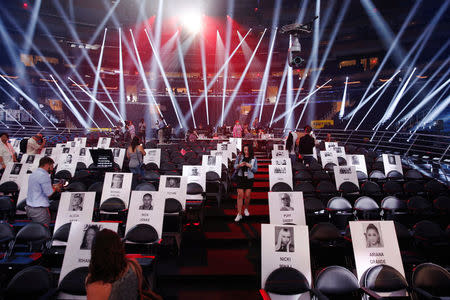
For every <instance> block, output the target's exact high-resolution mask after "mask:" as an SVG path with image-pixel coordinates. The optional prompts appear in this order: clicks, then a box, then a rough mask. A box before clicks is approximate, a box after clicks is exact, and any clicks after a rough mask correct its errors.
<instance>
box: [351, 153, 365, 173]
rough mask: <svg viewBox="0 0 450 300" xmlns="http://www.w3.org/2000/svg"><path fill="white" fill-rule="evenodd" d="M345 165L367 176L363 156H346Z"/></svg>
mask: <svg viewBox="0 0 450 300" xmlns="http://www.w3.org/2000/svg"><path fill="white" fill-rule="evenodd" d="M347 164H348V165H349V166H354V167H355V168H356V171H360V172H363V173H364V174H366V175H367V168H366V161H365V158H364V155H354V154H352V155H347Z"/></svg>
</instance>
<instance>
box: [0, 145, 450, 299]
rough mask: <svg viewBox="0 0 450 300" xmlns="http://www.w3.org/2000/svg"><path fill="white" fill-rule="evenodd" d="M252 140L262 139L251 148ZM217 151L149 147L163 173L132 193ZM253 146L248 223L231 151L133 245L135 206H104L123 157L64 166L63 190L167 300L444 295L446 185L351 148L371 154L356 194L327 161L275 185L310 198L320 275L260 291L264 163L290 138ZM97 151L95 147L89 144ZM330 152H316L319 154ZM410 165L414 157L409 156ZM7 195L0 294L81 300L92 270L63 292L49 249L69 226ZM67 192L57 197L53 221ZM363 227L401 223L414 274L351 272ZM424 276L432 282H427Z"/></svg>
mask: <svg viewBox="0 0 450 300" xmlns="http://www.w3.org/2000/svg"><path fill="white" fill-rule="evenodd" d="M72 138H73V137H68V138H67V139H66V138H61V137H59V138H55V139H54V142H55V144H57V143H62V142H66V141H69V140H71V139H72ZM93 141H94V140H93ZM246 142H251V143H253V142H255V141H245V140H244V141H243V143H246ZM218 143H219V142H218V141H213V140H211V141H198V142H196V143H188V142H180V143H176V144H175V143H172V144H164V145H157V144H156V143H154V142H149V143H147V145H146V148H160V149H161V150H162V151H161V158H160V164H159V167H158V165H157V164H155V163H149V164H146V165H145V166H144V172H143V174H142V176H133V179H132V183H131V190H132V191H158V189H159V188H160V184H159V182H160V176H161V175H183V176H186V174H183V166H186V165H192V166H195V165H198V166H200V165H201V164H202V156H203V155H209V154H210V153H211V151H212V150H216V149H218ZM256 143H257V148H256V152H255V154H256V157H257V159H258V173H257V174H256V176H255V184H254V188H253V191H252V202H251V206H250V208H249V210H250V214H251V215H250V216H249V217H245V218H244V220H243V221H242V222H238V223H236V222H234V221H233V219H234V216H235V214H236V213H235V198H236V193H235V189H234V187H233V182H232V181H231V175H232V174H233V160H234V158H235V157H236V156H235V154H234V155H233V160H228V161H227V162H225V163H224V164H222V172H221V174H215V173H213V172H208V173H207V174H206V185H205V187H206V188H205V189H203V188H202V186H201V185H199V184H197V183H193V182H191V183H189V182H188V184H187V193H186V208H185V209H183V208H182V206H181V205H180V204H179V203H176V201H175V202H173V201H172V202H171V201H169V200H166V202H165V210H164V222H163V233H162V236H158V235H157V234H156V236H155V235H149V234H148V231H145V230H144V231H142V232H135V234H134V236H133V237H132V238H130V234H129V233H126V232H125V228H126V222H127V214H128V209H127V207H128V206H126V207H121V206H117V205H116V204H114V203H113V204H111V203H109V204H108V203H107V202H102V204H100V199H101V196H102V195H101V193H102V190H103V183H104V176H105V171H108V172H128V171H129V170H128V167H127V165H128V164H127V161H126V159H125V162H124V164H123V168H122V169H121V168H120V167H119V165H118V164H115V165H114V166H113V168H111V169H108V170H104V169H99V168H97V167H96V166H95V165H90V166H85V165H83V164H78V165H77V170H76V173H75V175H74V176H71V174H70V172H67V171H65V170H63V171H58V169H56V174H55V176H54V178H55V180H59V179H61V178H64V179H66V180H68V184H67V185H66V187H65V191H68V192H87V191H94V192H96V196H95V199H96V200H95V206H94V213H93V216H92V220H91V221H93V222H103V223H116V224H118V232H119V234H120V235H121V236H122V237H123V238H124V239H128V240H130V239H132V240H133V241H134V242H133V243H132V244H126V250H127V253H128V255H129V256H130V257H134V258H136V259H137V260H138V261H139V263H140V264H141V265H142V266H143V269H144V272H145V275H146V278H147V282H148V284H149V286H150V287H152V288H153V289H154V290H155V291H156V292H157V293H159V294H160V295H161V296H163V297H164V299H211V298H222V297H227V298H228V297H235V298H238V299H244V298H246V299H260V297H267V296H268V295H269V294H270V295H272V297H273V295H274V294H282V295H288V294H299V293H304V292H307V291H310V292H312V293H314V294H316V295H318V296H319V299H321V298H320V297H323V296H326V297H329V298H330V299H335V298H336V297H337V298H339V297H341V298H339V299H360V298H361V295H362V294H364V293H365V294H369V295H372V296H376V295H375V294H376V293H377V292H394V291H398V290H404V289H406V290H408V291H411V292H412V294H413V295H425V296H423V299H428V298H427V297H426V295H430V294H431V295H434V296H437V297H438V296H443V295H448V291H449V290H448V289H449V286H450V285H449V280H450V277H449V273H448V271H447V270H448V267H449V266H450V261H449V257H450V256H449V255H448V253H450V252H449V250H450V227H449V220H450V219H449V212H450V193H449V189H448V185H446V184H444V183H442V182H440V181H438V180H436V179H435V178H432V177H428V176H426V175H424V174H422V173H421V172H419V171H418V170H416V169H414V168H412V167H411V166H410V165H407V164H405V163H404V164H402V167H403V174H404V175H402V174H401V173H399V172H391V173H389V174H387V176H385V173H384V167H383V162H382V158H381V154H382V153H381V152H379V151H371V150H369V149H366V148H364V147H359V148H358V147H355V146H351V145H347V146H346V147H345V150H346V153H347V154H361V155H364V158H365V162H366V166H367V173H368V176H366V175H365V174H364V173H362V172H360V173H358V183H359V184H358V186H355V185H352V184H342V185H341V186H340V187H339V188H336V186H335V176H334V174H333V167H334V166H333V165H329V164H328V165H325V166H323V167H322V164H321V162H320V159H319V160H315V159H312V160H311V161H309V162H308V163H307V164H304V163H302V162H292V173H293V174H292V176H293V182H292V186H293V189H292V188H290V187H289V186H288V185H276V186H275V187H274V188H273V189H272V191H273V192H275V191H287V192H289V191H301V192H302V193H303V199H304V208H305V215H306V224H307V226H308V228H309V241H310V245H309V247H310V253H311V257H310V262H311V269H312V270H311V272H312V275H313V276H312V277H313V278H314V279H313V281H312V282H311V283H308V281H307V280H306V282H305V280H303V279H304V275H303V274H301V273H300V272H299V271H298V270H295V269H293V268H289V267H284V268H279V269H277V270H274V272H273V273H272V274H271V275H270V276H269V278H268V279H267V281H266V283H265V285H264V290H261V294H260V293H259V288H260V286H261V282H260V278H261V275H260V273H261V244H260V243H261V224H262V223H269V207H268V192H269V170H268V166H269V165H270V158H271V154H270V153H271V150H272V149H273V147H274V144H277V143H283V142H282V141H279V140H275V141H272V140H265V141H262V140H259V141H256ZM94 145H95V143H92V144H91V142H90V141H89V139H88V144H87V146H94ZM219 145H220V143H219ZM322 146H323V144H322V145H318V148H319V150H320V149H321V147H322ZM111 147H112V146H111ZM404 161H405V162H406V161H407V160H406V159H405V158H404ZM339 165H347V162H346V161H345V159H340V160H339ZM22 188H23V185H22ZM0 191H1V192H2V193H3V196H2V197H0V213H1V218H2V220H3V221H2V223H1V224H0V244H1V251H2V260H1V261H0V268H1V269H2V272H1V274H2V275H1V278H0V280H1V287H2V295H3V297H5V299H25V298H26V299H31V298H36V299H37V298H38V297H40V296H44V297H48V298H49V299H51V298H52V297H57V296H58V295H61V293H65V294H70V295H74V297H75V296H77V297H78V296H80V295H83V294H84V293H85V290H84V276H86V274H87V268H86V267H83V268H79V269H76V271H74V272H71V273H70V274H68V275H66V277H65V279H64V280H63V281H61V282H60V283H59V284H58V282H59V273H60V271H61V265H62V263H63V259H64V252H65V247H64V246H54V245H52V242H54V241H63V242H67V240H68V236H69V230H70V226H69V227H67V226H66V227H64V228H59V229H58V231H57V232H53V225H54V224H52V225H51V226H50V228H47V227H45V226H43V225H41V224H37V223H32V222H30V221H29V220H27V219H26V215H24V214H23V213H24V212H23V210H24V207H23V206H24V203H23V202H22V203H17V201H18V195H19V189H18V185H17V184H15V183H14V182H6V183H3V184H2V185H0ZM60 196H61V195H60V194H58V195H54V196H52V205H51V207H50V210H51V213H52V216H53V220H55V219H56V214H57V211H58V204H59V198H60ZM155 200H156V201H161V200H163V199H161V198H160V199H155ZM355 220H356V221H362V220H392V221H394V224H395V231H396V235H397V239H398V244H399V247H400V250H401V257H402V262H403V266H404V270H405V275H406V278H403V276H402V275H401V274H398V271H396V270H395V269H393V268H391V267H389V266H384V265H377V266H375V267H373V270H370V271H367V274H365V275H364V276H365V278H366V279H365V280H364V281H363V280H362V281H361V282H358V280H357V279H356V277H355V275H354V274H355V268H356V266H355V260H354V253H353V249H352V237H351V234H350V230H349V226H348V225H349V221H355ZM52 232H53V234H52ZM371 272H372V275H371ZM373 274H378V275H373ZM69 275H70V276H69ZM377 276H378V277H377ZM380 276H381V277H380ZM427 277H430V278H433V281H431V282H430V281H427V280H426V279H424V278H427ZM374 278H378V279H379V280H378V281H377V280H375V279H374ZM381 278H390V279H392V278H397V280H394V282H395V284H391V285H389V286H387V285H383V284H384V283H383V282H380V280H381ZM292 282H296V284H292ZM300 283H301V284H300ZM337 283H339V284H337ZM268 293H269V294H268ZM320 295H321V296H320ZM272 299H273V298H272ZM324 299H325V298H324ZM420 299H422V298H420ZM429 299H438V298H429Z"/></svg>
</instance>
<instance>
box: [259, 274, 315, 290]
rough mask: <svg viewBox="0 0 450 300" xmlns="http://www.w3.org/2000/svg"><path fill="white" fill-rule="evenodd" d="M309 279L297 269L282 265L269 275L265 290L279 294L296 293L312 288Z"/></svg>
mask: <svg viewBox="0 0 450 300" xmlns="http://www.w3.org/2000/svg"><path fill="white" fill-rule="evenodd" d="M310 289H311V288H310V286H309V283H308V280H307V279H306V277H305V275H303V274H302V273H301V272H300V271H298V270H297V269H294V268H291V267H281V268H278V269H276V270H274V271H273V272H272V273H270V275H269V276H268V277H267V279H266V282H265V284H264V290H266V292H268V293H273V294H278V295H296V294H302V293H306V292H308V291H309V290H310Z"/></svg>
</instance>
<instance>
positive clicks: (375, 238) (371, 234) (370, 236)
mask: <svg viewBox="0 0 450 300" xmlns="http://www.w3.org/2000/svg"><path fill="white" fill-rule="evenodd" d="M362 226H363V229H364V238H365V239H366V248H382V247H383V239H382V236H381V229H380V223H378V222H376V223H369V224H362Z"/></svg>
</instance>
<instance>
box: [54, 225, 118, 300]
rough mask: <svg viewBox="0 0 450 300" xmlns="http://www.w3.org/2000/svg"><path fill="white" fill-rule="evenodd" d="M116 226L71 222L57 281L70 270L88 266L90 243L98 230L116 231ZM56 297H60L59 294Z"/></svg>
mask: <svg viewBox="0 0 450 300" xmlns="http://www.w3.org/2000/svg"><path fill="white" fill-rule="evenodd" d="M118 226H119V224H117V223H94V222H90V223H81V222H73V223H72V225H71V227H70V233H69V239H68V241H67V247H66V252H65V254H64V260H63V264H62V268H61V273H60V275H59V283H61V281H62V280H63V279H64V277H65V276H66V275H67V274H68V273H70V271H72V270H74V269H76V268H80V267H87V266H89V263H90V261H91V248H92V244H93V241H94V239H95V236H96V235H97V233H98V232H100V231H101V230H103V229H110V230H112V231H115V232H117V228H118ZM67 296H68V298H64V296H63V299H73V295H67ZM58 298H59V299H61V297H60V296H58Z"/></svg>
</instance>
